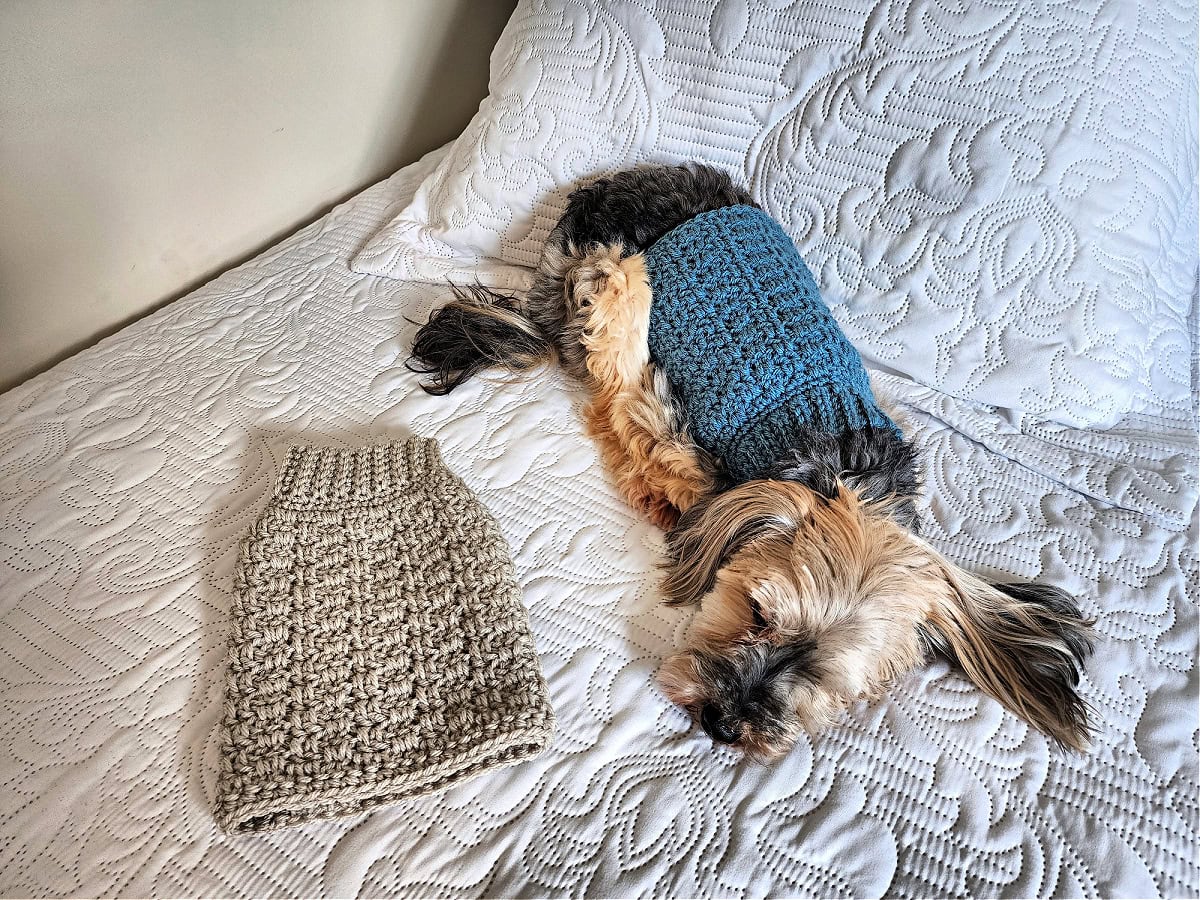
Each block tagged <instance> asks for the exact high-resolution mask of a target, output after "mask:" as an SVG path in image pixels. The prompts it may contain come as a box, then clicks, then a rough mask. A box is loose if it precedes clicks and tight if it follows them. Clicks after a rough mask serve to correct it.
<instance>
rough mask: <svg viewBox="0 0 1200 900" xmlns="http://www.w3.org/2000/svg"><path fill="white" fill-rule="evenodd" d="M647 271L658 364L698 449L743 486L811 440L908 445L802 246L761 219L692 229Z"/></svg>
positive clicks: (656, 255) (734, 215)
mask: <svg viewBox="0 0 1200 900" xmlns="http://www.w3.org/2000/svg"><path fill="white" fill-rule="evenodd" d="M646 269H647V272H648V273H649V276H650V286H651V289H652V290H653V292H654V294H653V297H654V299H653V302H652V304H651V307H650V334H649V343H650V355H651V356H652V357H653V359H654V361H655V362H656V363H657V364H658V366H659V367H660V368H661V369H662V370H663V371H664V372H665V373H666V375H667V378H668V379H669V380H670V382H671V386H672V388H673V389H674V392H675V394H676V396H677V397H678V399H679V400H680V402H681V403H682V405H683V408H684V411H685V413H686V415H687V417H688V424H689V428H690V430H691V435H692V438H693V439H694V440H695V441H696V442H697V443H698V444H699V445H700V446H701V447H703V448H704V449H705V450H707V451H709V452H710V453H712V454H714V455H715V456H718V457H721V458H722V459H723V460H724V462H725V467H726V468H727V469H728V470H729V473H730V474H731V475H732V476H733V477H734V478H735V479H736V480H738V481H739V482H740V481H748V480H750V479H752V478H755V477H759V476H761V475H762V473H763V472H765V471H766V469H767V468H768V467H769V466H770V465H771V464H772V463H774V462H776V461H777V460H779V459H781V458H783V457H785V456H786V455H787V452H788V450H790V449H791V448H793V447H799V446H801V443H800V442H801V441H802V440H803V434H804V432H806V431H807V432H809V433H811V432H813V431H817V432H824V433H829V434H835V435H842V434H845V433H846V432H848V431H852V430H861V429H867V428H891V429H894V430H895V431H896V433H897V434H899V429H898V428H897V427H896V425H895V423H894V422H892V420H891V419H889V418H888V417H887V415H886V414H884V412H883V411H882V410H881V409H880V408H879V406H878V404H877V403H876V402H875V397H874V395H873V394H872V393H871V385H870V381H869V380H868V377H867V372H866V369H864V368H863V364H862V359H861V357H859V355H858V351H857V350H855V349H854V346H853V345H852V344H851V343H850V341H849V340H847V338H846V336H845V334H843V333H842V330H841V328H840V327H838V324H837V322H836V320H835V319H834V318H833V316H832V315H831V314H830V312H829V308H828V307H827V306H826V305H825V303H824V301H823V300H822V299H821V295H820V293H819V292H818V290H817V285H816V282H815V281H814V280H813V277H812V273H810V272H809V271H808V267H807V266H805V265H804V261H803V260H802V259H801V258H800V254H799V253H797V252H796V247H795V245H793V244H792V241H791V239H790V238H789V237H788V236H787V234H785V233H784V231H783V229H782V228H780V226H779V224H778V223H776V222H775V220H774V219H772V218H771V217H770V216H768V215H767V214H766V213H764V212H763V211H762V210H760V209H756V208H755V207H752V206H727V207H724V208H722V209H716V210H711V211H709V212H705V213H701V214H700V215H698V216H696V217H695V218H692V219H689V220H688V221H686V222H684V223H683V224H682V225H679V226H678V227H676V228H674V229H673V230H671V231H669V232H668V233H667V234H665V235H663V237H662V238H660V239H659V240H658V241H657V242H656V243H655V244H654V245H653V246H651V247H650V249H649V250H647V251H646Z"/></svg>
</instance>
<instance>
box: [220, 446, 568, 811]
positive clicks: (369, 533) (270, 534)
mask: <svg viewBox="0 0 1200 900" xmlns="http://www.w3.org/2000/svg"><path fill="white" fill-rule="evenodd" d="M553 729H554V717H553V713H552V712H551V709H550V705H549V701H548V699H547V692H546V684H545V682H544V681H543V679H542V675H541V671H540V669H539V667H538V659H537V655H536V654H535V652H534V647H533V641H532V638H531V636H530V633H529V625H528V621H527V618H526V613H525V609H524V607H523V606H522V604H521V594H520V591H519V589H518V588H517V586H516V583H515V581H514V578H513V566H512V562H511V560H510V558H509V553H508V547H507V546H506V544H505V542H504V539H503V537H502V536H501V534H500V531H499V529H498V527H497V526H496V523H495V521H494V520H493V519H492V517H491V516H490V515H489V513H488V512H487V510H485V509H484V508H483V506H482V505H480V503H479V501H478V500H477V499H476V498H475V496H474V495H473V494H472V493H471V491H470V490H469V489H468V488H467V487H466V485H464V484H463V483H462V482H461V481H460V480H459V479H458V478H457V477H456V476H455V475H454V474H453V473H451V472H450V471H449V470H448V469H446V467H445V466H444V465H443V464H442V462H441V459H440V457H439V454H438V450H437V444H436V443H435V442H434V441H432V440H426V439H422V438H413V439H412V440H410V441H408V442H407V443H403V444H390V445H387V446H377V447H368V448H362V449H354V450H341V449H319V448H311V447H304V448H301V447H294V448H292V449H291V450H290V451H289V453H288V457H287V462H286V464H285V465H284V468H283V472H282V473H281V475H280V479H279V485H278V487H277V489H276V492H275V496H274V497H273V499H272V500H271V502H270V505H269V506H268V507H267V510H266V512H265V513H263V516H262V518H261V519H259V521H258V523H257V524H256V525H255V526H254V528H253V530H252V532H251V534H250V537H249V539H248V540H247V541H246V542H245V544H244V545H243V547H242V552H241V557H240V560H239V563H238V568H237V574H236V579H235V596H234V603H233V622H232V630H231V633H230V638H229V660H228V674H227V680H226V696H225V709H224V741H223V746H222V753H221V771H220V776H219V780H218V785H217V820H218V822H219V824H220V825H221V826H222V827H223V828H225V829H226V830H228V831H268V830H271V829H275V828H281V827H284V826H287V825H295V824H299V823H301V822H305V821H308V820H310V819H317V818H326V817H335V816H345V815H349V814H352V813H357V812H361V811H364V810H367V809H370V808H372V807H375V806H378V805H380V804H384V803H390V802H393V801H395V800H398V799H400V798H402V797H407V796H411V795H414V794H419V793H425V792H427V791H432V790H435V789H438V788H441V787H445V786H447V785H450V784H452V783H454V782H457V781H460V780H462V779H465V778H468V777H471V776H473V775H478V774H480V773H482V772H486V771H488V770H490V769H493V768H496V767H498V766H502V765H507V764H509V763H513V762H516V761H518V760H522V759H526V758H528V757H530V756H533V755H536V754H537V753H540V752H541V751H542V750H543V749H544V748H545V747H546V746H547V744H548V743H549V740H550V736H551V734H552V732H553Z"/></svg>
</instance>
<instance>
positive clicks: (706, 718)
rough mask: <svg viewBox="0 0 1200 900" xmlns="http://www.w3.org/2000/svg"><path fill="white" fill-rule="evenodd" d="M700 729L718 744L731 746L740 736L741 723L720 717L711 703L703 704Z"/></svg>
mask: <svg viewBox="0 0 1200 900" xmlns="http://www.w3.org/2000/svg"><path fill="white" fill-rule="evenodd" d="M700 727H701V728H703V729H704V730H705V732H707V734H708V736H709V737H710V738H712V739H713V740H714V741H716V742H717V743H718V744H732V743H734V742H735V741H736V740H737V739H738V738H740V737H741V736H742V726H741V723H740V722H736V721H734V720H732V719H728V718H726V717H725V716H723V715H721V711H720V710H719V709H718V708H717V707H716V706H714V705H713V704H711V703H705V704H704V709H702V710H701V711H700Z"/></svg>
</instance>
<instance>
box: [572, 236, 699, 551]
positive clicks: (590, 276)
mask: <svg viewBox="0 0 1200 900" xmlns="http://www.w3.org/2000/svg"><path fill="white" fill-rule="evenodd" d="M570 290H572V291H574V299H575V302H576V303H577V305H578V308H579V310H580V313H581V315H585V316H586V319H585V322H586V324H585V326H584V331H583V335H582V338H581V340H582V343H583V345H584V347H585V348H586V350H587V357H586V365H587V370H588V373H589V376H590V381H589V388H590V390H591V394H592V397H591V401H590V402H589V403H588V405H587V407H586V408H585V409H584V413H583V415H584V421H585V423H586V425H587V429H588V432H589V433H590V434H591V436H592V437H593V438H594V439H595V440H596V441H597V443H598V444H599V446H600V453H601V456H602V458H603V459H604V462H605V465H607V466H608V467H609V469H611V470H612V472H613V474H614V475H615V477H616V480H617V486H618V488H619V489H620V491H621V493H622V494H623V495H624V496H625V497H626V499H627V500H628V501H629V503H630V504H632V505H633V506H634V507H635V508H638V509H643V510H645V511H646V512H647V514H648V515H649V516H650V518H651V520H652V521H653V522H654V523H655V524H657V525H658V526H659V527H661V528H664V529H667V528H671V527H673V526H674V525H675V522H676V520H677V519H678V518H679V514H680V513H681V512H683V511H684V510H686V509H688V508H689V507H691V506H692V505H693V504H695V503H696V502H697V501H698V500H699V499H700V498H701V497H703V496H705V495H707V494H708V493H710V492H711V491H712V490H713V488H714V486H715V479H714V477H713V474H712V470H711V468H710V467H708V466H706V465H705V464H704V463H703V461H702V457H701V452H700V451H699V450H698V448H697V447H696V446H695V445H694V444H693V443H692V442H691V441H690V440H689V439H688V437H687V435H686V433H683V432H680V431H677V430H676V428H675V426H674V423H673V422H672V421H671V415H670V407H669V406H668V405H667V404H665V403H664V402H663V397H664V396H666V394H667V389H666V382H665V379H664V378H663V376H662V375H661V373H659V372H658V371H657V369H656V368H655V366H654V364H653V363H652V362H651V361H650V351H649V346H648V342H647V332H648V331H649V327H650V302H651V291H650V282H649V279H648V278H647V277H646V266H645V261H644V259H643V257H642V255H641V254H637V255H634V256H629V257H625V258H622V256H621V248H620V247H616V246H614V247H605V248H602V249H600V250H597V251H595V252H594V253H592V254H591V255H589V256H588V257H585V258H584V259H583V260H582V261H581V262H580V264H579V266H578V267H577V268H576V269H575V270H574V272H573V273H572V277H571V282H570Z"/></svg>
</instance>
